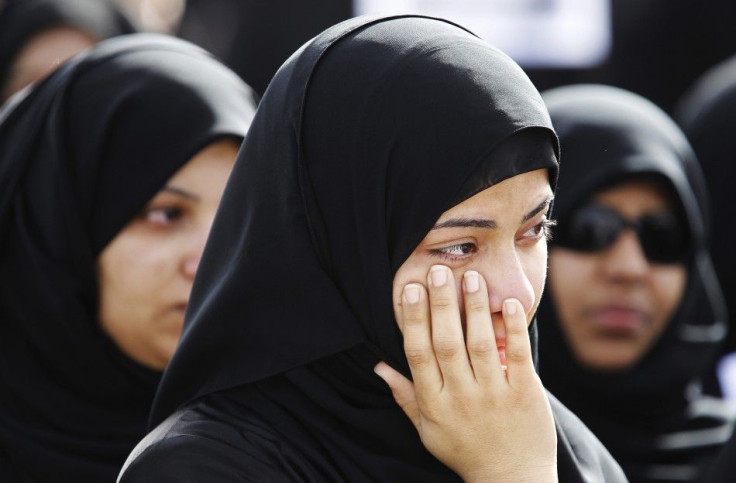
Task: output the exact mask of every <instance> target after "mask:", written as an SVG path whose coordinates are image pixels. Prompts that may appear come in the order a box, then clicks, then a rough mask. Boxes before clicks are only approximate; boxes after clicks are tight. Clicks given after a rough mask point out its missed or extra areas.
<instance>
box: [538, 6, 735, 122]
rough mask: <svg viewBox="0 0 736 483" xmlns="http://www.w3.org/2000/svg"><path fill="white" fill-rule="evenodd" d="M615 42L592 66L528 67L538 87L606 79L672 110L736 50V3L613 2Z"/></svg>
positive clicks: (612, 24) (547, 87) (612, 21)
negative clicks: (708, 73)
mask: <svg viewBox="0 0 736 483" xmlns="http://www.w3.org/2000/svg"><path fill="white" fill-rule="evenodd" d="M610 1H611V28H612V31H611V35H612V46H611V52H610V55H609V56H608V58H607V59H606V60H605V61H604V62H603V63H602V64H601V65H599V66H597V67H593V68H590V69H529V70H527V73H528V74H529V77H530V78H531V79H532V81H533V82H534V85H535V86H537V88H538V89H540V90H545V89H549V88H551V87H557V86H561V85H567V84H573V83H581V82H585V83H603V84H610V85H614V86H617V87H620V88H623V89H627V90H630V91H633V92H635V93H637V94H639V95H642V96H644V97H646V98H647V99H649V100H651V101H653V102H654V103H655V104H657V105H658V106H659V107H661V108H662V109H664V110H665V111H667V112H670V113H671V112H672V110H673V108H674V106H675V103H676V102H677V100H678V98H679V97H680V96H682V94H683V92H685V90H686V89H687V88H688V87H689V86H690V85H691V84H692V83H693V82H694V81H695V79H697V78H698V76H700V75H701V74H702V73H703V72H705V71H706V70H707V69H709V68H710V67H711V66H712V65H714V64H715V63H717V62H720V61H722V60H723V59H726V58H727V57H729V56H731V55H733V54H735V53H736V35H734V34H733V25H734V22H736V2H733V1H731V0H610Z"/></svg>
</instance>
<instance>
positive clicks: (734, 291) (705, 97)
mask: <svg viewBox="0 0 736 483" xmlns="http://www.w3.org/2000/svg"><path fill="white" fill-rule="evenodd" d="M677 119H678V120H679V123H680V126H682V129H683V131H685V134H686V135H687V137H688V139H689V140H690V143H691V144H692V146H693V149H694V150H695V153H696V154H697V155H698V160H699V161H700V164H701V166H702V167H703V173H704V174H705V179H706V182H707V183H708V190H709V191H710V194H711V200H713V203H712V207H713V213H712V217H713V220H716V222H715V223H714V224H713V239H712V240H713V241H712V243H711V255H712V256H713V263H714V265H715V267H716V273H717V274H718V279H719V281H720V282H721V287H722V288H723V292H724V294H725V295H726V303H727V305H728V313H729V316H730V317H731V323H730V324H729V327H730V330H731V331H730V333H729V336H728V341H727V342H726V348H725V350H726V351H727V352H733V351H736V330H734V328H733V324H734V323H736V321H734V320H733V317H734V314H736V255H734V249H733V240H734V239H736V225H734V224H733V223H731V222H730V219H731V217H732V216H733V213H732V212H733V208H734V207H736V190H734V182H736V157H735V156H734V143H732V140H733V136H734V133H736V57H734V58H731V59H729V60H727V61H725V62H723V63H722V64H719V65H717V66H716V67H714V68H713V69H711V70H710V71H708V72H707V73H706V74H705V75H704V76H703V77H702V78H701V79H700V80H699V81H698V82H697V83H696V84H695V85H694V86H693V87H692V89H691V90H690V91H689V92H688V93H687V94H686V95H685V97H684V98H683V99H682V100H681V101H680V104H679V107H678V113H677Z"/></svg>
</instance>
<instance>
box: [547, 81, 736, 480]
mask: <svg viewBox="0 0 736 483" xmlns="http://www.w3.org/2000/svg"><path fill="white" fill-rule="evenodd" d="M543 98H544V100H545V102H546V103H547V108H548V109H549V112H550V116H551V118H552V123H553V125H554V126H555V130H556V131H557V133H558V135H559V137H560V146H561V151H562V153H564V155H563V156H564V157H563V159H564V161H563V164H562V165H563V166H564V169H561V170H560V180H559V188H558V191H557V196H556V199H555V213H554V214H555V218H557V219H558V220H559V224H558V226H557V227H556V228H555V230H554V236H553V239H552V243H551V245H550V251H549V277H548V286H547V289H546V291H545V294H544V296H543V298H542V302H541V304H540V308H539V321H540V324H539V355H540V359H539V366H540V367H539V372H540V377H541V378H542V381H543V382H544V384H545V385H546V386H547V387H548V388H549V389H550V391H551V392H552V393H553V394H554V395H556V396H557V397H558V398H559V399H560V400H561V401H562V402H563V404H565V405H567V406H568V407H569V408H570V409H571V410H572V411H573V412H574V413H575V414H576V415H577V416H578V417H580V419H582V421H583V422H584V423H585V424H586V425H587V426H588V427H589V428H590V429H591V430H592V431H593V433H594V434H595V435H596V436H598V438H600V440H601V442H602V443H603V444H604V445H605V446H606V448H607V449H608V450H609V451H610V452H611V454H612V455H613V457H614V458H616V461H618V462H619V463H620V464H621V466H622V468H623V469H624V471H625V472H626V475H627V477H628V478H629V479H630V480H631V481H632V482H678V481H693V480H694V479H696V478H698V477H699V476H700V475H701V474H702V472H703V469H704V468H705V467H707V465H709V464H710V463H711V462H712V461H713V459H714V458H715V456H716V455H717V453H718V451H719V449H720V448H721V447H722V446H723V445H724V444H725V442H726V441H727V440H728V438H729V437H730V435H731V431H732V424H733V418H734V411H733V408H732V407H731V406H730V405H729V404H728V403H727V402H726V401H724V400H723V399H720V398H718V397H715V396H711V395H709V394H707V393H706V392H705V388H704V386H705V385H706V384H707V383H708V382H709V381H710V380H711V379H713V378H714V375H713V374H712V371H713V362H714V361H715V360H716V358H717V357H718V354H719V352H720V350H721V347H722V343H723V340H724V337H725V333H726V308H725V307H726V306H725V302H724V300H723V294H722V292H721V290H720V288H719V286H718V281H717V278H716V274H715V271H714V269H713V265H712V262H711V260H710V257H709V254H708V248H707V247H708V234H709V233H710V225H709V223H708V220H709V217H708V213H709V212H708V192H707V189H706V185H705V181H704V179H703V175H702V173H701V172H700V167H699V165H698V162H697V159H696V157H695V155H694V153H693V151H692V149H691V148H690V146H689V144H688V142H687V140H686V138H685V135H684V134H683V133H682V131H681V130H680V129H679V128H678V127H677V125H676V124H675V123H674V122H673V121H672V120H671V119H670V118H669V117H668V116H667V115H666V114H665V113H664V112H663V111H662V110H660V109H658V108H657V107H656V106H655V105H654V104H652V103H651V102H649V101H647V100H646V99H644V98H642V97H640V96H637V95H635V94H633V93H631V92H628V91H624V90H622V89H618V88H615V87H610V86H595V85H593V86H590V85H576V86H566V87H559V88H556V89H552V90H549V91H546V92H545V93H543Z"/></svg>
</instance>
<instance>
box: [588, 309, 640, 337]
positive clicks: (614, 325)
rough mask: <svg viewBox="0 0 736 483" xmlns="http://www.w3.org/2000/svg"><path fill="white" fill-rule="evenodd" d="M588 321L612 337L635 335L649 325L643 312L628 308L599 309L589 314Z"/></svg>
mask: <svg viewBox="0 0 736 483" xmlns="http://www.w3.org/2000/svg"><path fill="white" fill-rule="evenodd" d="M588 320H590V322H591V323H592V325H593V326H594V327H595V328H597V329H599V330H601V331H603V332H605V333H608V334H611V335H623V336H625V335H635V333H636V332H638V331H640V330H642V329H644V328H646V326H647V325H648V318H647V317H646V314H645V313H644V312H643V311H641V310H638V309H636V308H633V307H628V306H616V305H610V306H604V307H598V308H596V309H593V310H590V311H589V312H588Z"/></svg>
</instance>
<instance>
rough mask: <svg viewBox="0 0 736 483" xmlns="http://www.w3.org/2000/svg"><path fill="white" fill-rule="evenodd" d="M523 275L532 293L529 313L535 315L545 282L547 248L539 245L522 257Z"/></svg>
mask: <svg viewBox="0 0 736 483" xmlns="http://www.w3.org/2000/svg"><path fill="white" fill-rule="evenodd" d="M523 267H524V273H525V274H526V277H527V279H528V280H529V284H530V285H531V288H532V290H533V292H534V305H533V306H532V310H531V311H530V312H529V313H530V314H531V315H533V314H534V313H536V311H537V307H538V306H539V301H540V300H541V298H542V292H543V291H544V285H545V281H546V280H547V247H546V245H544V244H540V247H539V248H537V249H535V250H533V251H532V252H531V253H530V254H528V255H527V256H526V257H524V263H523Z"/></svg>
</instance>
